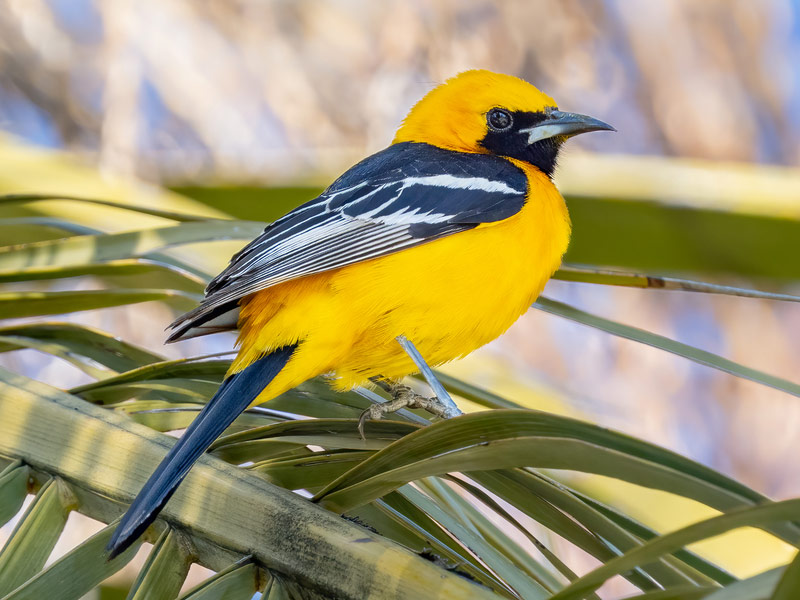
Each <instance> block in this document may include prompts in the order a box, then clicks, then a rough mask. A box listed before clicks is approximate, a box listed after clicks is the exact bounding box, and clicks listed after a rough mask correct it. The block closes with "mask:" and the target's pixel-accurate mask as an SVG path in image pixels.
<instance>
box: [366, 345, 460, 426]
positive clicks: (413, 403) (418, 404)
mask: <svg viewBox="0 0 800 600" xmlns="http://www.w3.org/2000/svg"><path fill="white" fill-rule="evenodd" d="M397 342H398V343H399V344H400V345H401V346H402V347H403V349H404V350H405V351H406V352H407V353H408V355H409V356H410V357H411V360H413V361H414V364H415V365H417V368H419V370H420V371H421V372H422V375H423V377H425V380H426V381H427V382H428V385H430V386H431V389H433V392H434V393H435V394H436V395H435V396H434V397H433V398H427V397H425V396H421V395H420V394H417V393H416V392H415V391H414V390H412V389H411V388H410V387H408V386H405V385H401V384H399V383H389V382H387V381H384V380H382V379H380V378H373V382H374V383H375V384H377V385H379V386H380V387H381V388H383V390H384V391H386V392H388V393H389V394H390V395H391V396H392V400H391V401H389V402H383V401H382V399H381V398H380V397H379V396H377V394H374V393H372V392H370V391H369V390H361V389H358V390H356V391H357V392H358V393H359V394H361V395H362V396H364V397H365V398H368V399H370V400H372V401H373V402H374V404H373V405H372V406H370V407H369V408H368V409H367V410H365V411H364V412H363V413H361V417H360V418H359V420H358V431H359V433H360V434H361V437H362V438H363V437H364V423H365V422H366V420H367V419H373V420H377V419H380V418H382V417H383V416H384V415H387V414H389V413H392V412H396V411H399V410H403V409H406V408H422V409H425V410H427V411H428V412H429V413H431V414H434V415H436V416H437V417H441V418H443V419H449V418H451V417H457V416H458V415H460V414H463V413H462V412H461V411H460V410H459V408H458V406H456V403H455V402H453V399H452V398H451V397H450V394H448V393H447V390H445V389H444V386H443V385H442V384H441V382H440V381H439V380H438V379H436V375H434V374H433V371H432V370H431V368H430V367H429V366H428V363H426V362H425V360H424V359H423V358H422V355H421V354H420V353H419V351H418V350H417V348H416V347H415V346H414V344H412V343H411V341H409V340H408V339H407V338H406V337H405V336H402V335H401V336H399V337H398V338H397ZM373 396H375V397H377V400H376V398H374V397H373ZM409 414H410V415H411V416H412V417H413V416H415V415H414V414H413V413H409ZM413 420H415V421H417V422H419V419H413Z"/></svg>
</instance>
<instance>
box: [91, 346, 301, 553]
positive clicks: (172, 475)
mask: <svg viewBox="0 0 800 600" xmlns="http://www.w3.org/2000/svg"><path fill="white" fill-rule="evenodd" d="M296 347H297V346H296V345H293V346H287V347H284V348H281V349H279V350H275V351H274V352H272V353H270V354H267V355H266V356H264V357H262V358H260V359H258V360H257V361H256V362H254V363H253V364H251V365H249V366H248V367H247V368H246V369H244V370H242V371H240V372H238V373H235V374H234V375H231V376H230V377H228V378H227V379H226V380H225V381H224V382H223V383H222V385H221V386H220V388H219V389H218V390H217V393H216V394H214V397H213V398H211V400H210V401H209V402H208V404H206V406H205V407H204V408H203V410H201V411H200V414H198V415H197V418H195V420H194V421H192V424H191V425H189V427H188V428H187V429H186V432H185V433H184V434H183V436H181V438H180V439H179V440H178V441H177V443H176V444H175V445H174V446H173V447H172V449H171V450H170V451H169V452H168V453H167V456H165V457H164V460H162V461H161V464H160V465H158V467H157V468H156V470H155V471H154V472H153V474H152V475H151V476H150V479H148V480H147V483H145V485H144V487H143V488H142V491H141V492H139V495H138V496H136V499H135V500H134V501H133V504H131V506H130V508H129V509H128V512H126V513H125V515H124V516H123V517H122V521H120V524H119V526H117V529H116V531H115V532H114V536H113V537H112V538H111V541H110V542H109V544H108V546H107V547H106V550H107V551H108V553H109V558H114V557H115V556H117V555H119V554H120V553H121V552H123V551H124V550H125V549H126V548H127V547H128V546H130V545H131V544H132V543H133V542H134V541H136V539H137V538H138V537H139V536H140V535H141V534H142V533H143V532H144V530H145V529H147V528H148V527H149V526H150V524H151V523H152V522H153V521H155V519H156V517H157V516H158V513H159V512H160V511H161V509H162V508H163V507H164V505H165V504H166V503H167V500H169V498H170V496H172V494H173V493H174V492H175V490H176V489H177V487H178V485H179V484H180V482H181V481H182V480H183V478H184V477H185V476H186V474H187V473H188V472H189V469H191V467H192V465H193V464H194V463H195V461H197V459H198V458H200V455H202V454H203V452H205V451H206V450H207V449H208V447H209V446H210V445H211V443H212V442H213V441H214V440H215V439H217V437H218V436H219V434H220V433H222V432H223V431H224V430H225V429H226V428H227V427H228V426H229V425H230V424H231V423H232V422H233V421H234V419H236V417H238V416H239V414H241V412H242V411H243V410H244V409H246V408H247V407H248V406H249V405H250V403H252V402H253V400H255V399H256V397H257V396H258V394H259V393H260V392H261V390H263V389H264V388H265V387H266V386H267V385H268V384H269V382H270V381H272V379H273V378H274V377H275V376H276V375H277V374H278V373H279V372H280V370H281V369H283V367H284V366H285V365H286V363H287V361H288V360H289V357H290V356H291V355H292V352H294V349H295V348H296Z"/></svg>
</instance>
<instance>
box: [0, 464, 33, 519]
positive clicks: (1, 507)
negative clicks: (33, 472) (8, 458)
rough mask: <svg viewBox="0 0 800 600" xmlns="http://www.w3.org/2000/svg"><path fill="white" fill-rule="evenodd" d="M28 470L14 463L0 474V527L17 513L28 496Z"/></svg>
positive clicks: (24, 466)
mask: <svg viewBox="0 0 800 600" xmlns="http://www.w3.org/2000/svg"><path fill="white" fill-rule="evenodd" d="M28 477H29V470H28V467H27V466H26V465H23V464H22V463H21V461H18V460H17V461H14V462H12V463H11V464H10V465H8V466H7V467H6V468H5V469H3V471H2V473H0V527H2V526H3V525H5V524H6V523H7V522H8V520H9V519H10V518H11V517H13V516H14V515H16V514H17V513H18V512H19V509H20V508H22V503H23V502H25V497H26V496H27V495H28Z"/></svg>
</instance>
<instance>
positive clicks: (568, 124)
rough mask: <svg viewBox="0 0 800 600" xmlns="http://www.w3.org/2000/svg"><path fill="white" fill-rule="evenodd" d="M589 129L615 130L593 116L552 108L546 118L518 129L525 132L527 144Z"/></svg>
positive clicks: (586, 131)
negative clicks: (530, 125)
mask: <svg viewBox="0 0 800 600" xmlns="http://www.w3.org/2000/svg"><path fill="white" fill-rule="evenodd" d="M590 131H616V129H614V128H613V127H612V126H611V125H609V124H608V123H604V122H603V121H601V120H599V119H595V118H594V117H589V116H587V115H580V114H578V113H570V112H562V111H560V110H553V111H550V113H549V115H548V117H547V119H545V120H544V121H542V122H541V123H539V124H537V125H534V126H533V127H528V128H526V129H520V130H519V133H527V134H528V145H531V144H533V143H534V142H538V141H539V140H544V139H547V138H552V137H557V136H563V137H571V136H573V135H578V134H579V133H588V132H590Z"/></svg>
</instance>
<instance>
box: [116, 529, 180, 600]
mask: <svg viewBox="0 0 800 600" xmlns="http://www.w3.org/2000/svg"><path fill="white" fill-rule="evenodd" d="M190 564H191V561H190V560H189V555H188V553H187V552H186V550H185V548H183V546H182V545H181V543H180V541H179V540H178V534H177V533H175V531H174V530H173V529H170V528H167V529H165V530H164V533H162V534H161V536H160V537H159V538H158V541H157V542H156V543H155V545H154V546H153V549H152V550H151V551H150V555H149V556H148V557H147V562H145V564H144V566H143V567H142V569H141V570H140V571H139V574H138V575H137V577H136V581H134V582H133V585H132V586H131V590H130V592H129V593H128V600H173V599H174V598H176V597H177V596H178V592H180V590H181V585H183V580H184V579H186V574H187V573H188V572H189V565H190Z"/></svg>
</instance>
